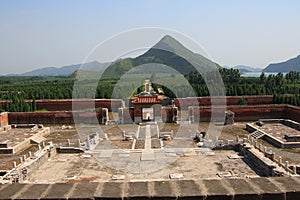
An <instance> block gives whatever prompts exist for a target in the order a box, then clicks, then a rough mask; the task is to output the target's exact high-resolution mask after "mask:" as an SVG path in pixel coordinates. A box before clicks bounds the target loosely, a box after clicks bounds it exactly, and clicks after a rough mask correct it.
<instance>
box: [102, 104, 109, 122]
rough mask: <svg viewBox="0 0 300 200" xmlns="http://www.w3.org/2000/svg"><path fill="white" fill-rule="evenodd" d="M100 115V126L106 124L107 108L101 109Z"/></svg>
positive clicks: (107, 118)
mask: <svg viewBox="0 0 300 200" xmlns="http://www.w3.org/2000/svg"><path fill="white" fill-rule="evenodd" d="M101 112H102V113H101V114H102V117H101V118H102V124H105V125H106V124H107V121H108V120H109V117H108V109H107V108H101Z"/></svg>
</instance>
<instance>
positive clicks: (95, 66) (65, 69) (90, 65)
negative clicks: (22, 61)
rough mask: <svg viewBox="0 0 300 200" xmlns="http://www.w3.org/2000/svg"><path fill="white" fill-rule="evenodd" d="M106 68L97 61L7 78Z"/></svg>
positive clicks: (37, 70)
mask: <svg viewBox="0 0 300 200" xmlns="http://www.w3.org/2000/svg"><path fill="white" fill-rule="evenodd" d="M105 66H107V63H99V62H97V61H93V62H89V63H85V64H82V65H81V64H77V65H68V66H63V67H44V68H41V69H35V70H32V71H29V72H25V73H22V74H9V75H7V76H69V75H70V74H72V73H73V72H74V71H76V70H79V69H83V70H89V71H100V70H103V68H104V67H105Z"/></svg>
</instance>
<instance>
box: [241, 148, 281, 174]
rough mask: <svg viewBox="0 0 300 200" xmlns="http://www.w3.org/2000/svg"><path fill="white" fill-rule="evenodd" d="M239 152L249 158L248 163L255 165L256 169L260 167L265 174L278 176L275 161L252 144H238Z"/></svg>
mask: <svg viewBox="0 0 300 200" xmlns="http://www.w3.org/2000/svg"><path fill="white" fill-rule="evenodd" d="M240 152H241V153H242V154H243V155H244V156H245V157H246V158H247V159H249V160H250V163H252V164H254V165H255V168H256V169H260V170H259V171H261V172H263V174H264V175H265V176H278V172H277V170H276V168H277V165H276V163H275V162H273V161H272V160H270V159H269V158H267V157H266V156H265V155H264V154H263V153H261V152H260V151H259V150H257V149H255V148H254V147H253V146H252V145H250V144H247V143H245V144H242V145H240Z"/></svg>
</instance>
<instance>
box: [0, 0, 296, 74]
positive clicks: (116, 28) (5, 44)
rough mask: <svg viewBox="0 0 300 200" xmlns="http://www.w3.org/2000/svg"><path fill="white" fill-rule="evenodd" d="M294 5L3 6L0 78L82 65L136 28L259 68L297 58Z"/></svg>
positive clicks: (70, 2) (217, 0) (54, 1)
mask: <svg viewBox="0 0 300 200" xmlns="http://www.w3.org/2000/svg"><path fill="white" fill-rule="evenodd" d="M299 10H300V1H297V0H286V1H283V0H226V1H223V0H209V1H208V0H185V1H180V0H151V1H146V0H126V1H124V0H114V1H109V0H107V1H101V0H94V1H93V0H85V1H83V0H42V1H38V0H35V1H31V0H24V1H19V0H0V74H10V73H22V72H27V71H30V70H33V69H37V68H42V67H50V66H55V67H60V66H64V65H70V64H79V63H81V62H82V61H83V60H84V58H85V57H86V56H87V55H88V53H89V52H90V51H91V50H92V49H93V48H95V47H96V46H97V45H98V44H99V43H101V42H103V41H105V40H106V39H108V38H110V37H111V36H113V35H116V34H118V33H120V32H124V31H127V30H131V29H135V28H143V27H161V28H166V29H171V30H175V31H178V32H180V33H182V34H184V35H186V36H188V37H190V38H192V39H193V40H194V41H195V42H197V43H198V44H200V45H201V46H202V47H203V48H204V49H205V51H206V52H207V54H208V55H209V58H210V59H212V60H213V61H215V62H217V63H218V64H220V65H222V66H224V65H226V66H235V65H248V66H252V67H260V68H264V67H266V66H267V65H268V64H270V63H276V62H281V61H285V60H288V59H290V58H293V57H296V56H297V55H299V54H300V26H299V19H300V12H299Z"/></svg>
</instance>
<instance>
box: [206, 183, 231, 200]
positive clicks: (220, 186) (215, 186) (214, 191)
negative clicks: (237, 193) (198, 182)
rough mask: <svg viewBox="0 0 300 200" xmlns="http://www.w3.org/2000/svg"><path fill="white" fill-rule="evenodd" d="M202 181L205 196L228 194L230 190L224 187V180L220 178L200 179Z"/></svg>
mask: <svg viewBox="0 0 300 200" xmlns="http://www.w3.org/2000/svg"><path fill="white" fill-rule="evenodd" d="M202 182H203V184H204V186H205V187H206V191H207V196H218V195H227V194H228V196H229V194H230V192H229V191H228V189H226V187H225V185H224V180H222V179H221V180H220V179H218V180H217V179H211V180H202ZM224 199H226V198H224ZM229 199H230V198H229Z"/></svg>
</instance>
